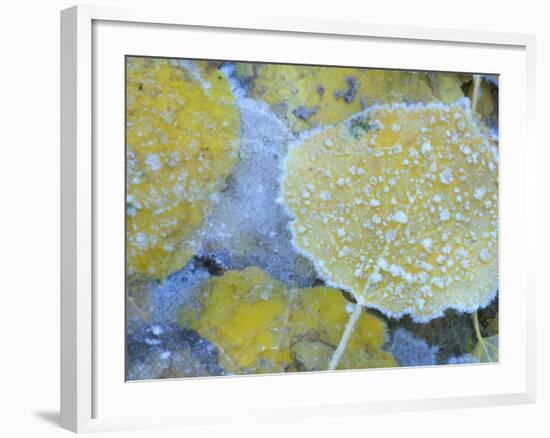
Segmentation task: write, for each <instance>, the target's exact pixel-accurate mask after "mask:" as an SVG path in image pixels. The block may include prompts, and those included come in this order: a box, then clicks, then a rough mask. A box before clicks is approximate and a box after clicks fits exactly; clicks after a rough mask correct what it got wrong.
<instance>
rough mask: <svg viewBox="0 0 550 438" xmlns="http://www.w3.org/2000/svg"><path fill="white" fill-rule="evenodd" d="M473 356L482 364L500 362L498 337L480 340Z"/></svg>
mask: <svg viewBox="0 0 550 438" xmlns="http://www.w3.org/2000/svg"><path fill="white" fill-rule="evenodd" d="M471 354H472V356H475V357H477V358H478V359H479V361H480V362H481V363H486V362H498V335H495V336H490V337H488V338H480V339H479V340H478V342H477V344H476V346H475V347H474V350H473V351H472V353H471Z"/></svg>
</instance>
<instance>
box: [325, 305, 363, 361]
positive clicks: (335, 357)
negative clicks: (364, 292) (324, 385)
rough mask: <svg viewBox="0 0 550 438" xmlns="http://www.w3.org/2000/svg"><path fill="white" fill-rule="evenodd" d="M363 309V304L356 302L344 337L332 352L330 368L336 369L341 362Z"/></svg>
mask: <svg viewBox="0 0 550 438" xmlns="http://www.w3.org/2000/svg"><path fill="white" fill-rule="evenodd" d="M362 310H363V305H362V304H359V303H355V307H354V308H353V311H352V312H351V315H350V316H349V320H348V322H347V324H346V328H345V329H344V333H343V334H342V338H341V339H340V342H339V343H338V347H337V348H336V350H334V353H332V357H331V358H330V362H329V364H328V369H329V370H335V369H336V367H337V366H338V363H339V362H340V359H341V358H342V355H343V354H344V351H345V350H346V347H347V345H348V342H349V338H350V336H351V333H352V332H353V329H354V328H355V324H357V320H358V319H359V317H360V316H361V311H362Z"/></svg>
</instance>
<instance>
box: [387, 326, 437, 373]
mask: <svg viewBox="0 0 550 438" xmlns="http://www.w3.org/2000/svg"><path fill="white" fill-rule="evenodd" d="M389 351H390V352H391V353H392V354H393V356H394V357H395V359H396V360H397V362H399V365H400V366H402V367H413V366H421V365H436V364H437V352H438V348H437V347H430V346H429V345H428V343H427V342H426V341H425V340H423V339H418V338H415V337H414V336H413V335H412V333H410V332H409V331H407V330H405V329H402V328H399V329H397V330H396V331H395V332H394V333H393V336H392V340H391V344H390V347H389Z"/></svg>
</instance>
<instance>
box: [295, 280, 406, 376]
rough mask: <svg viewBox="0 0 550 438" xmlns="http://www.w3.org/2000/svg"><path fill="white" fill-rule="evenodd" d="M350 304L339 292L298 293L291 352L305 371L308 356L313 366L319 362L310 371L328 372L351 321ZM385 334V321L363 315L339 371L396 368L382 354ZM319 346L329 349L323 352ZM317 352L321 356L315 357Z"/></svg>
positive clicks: (394, 364)
mask: <svg viewBox="0 0 550 438" xmlns="http://www.w3.org/2000/svg"><path fill="white" fill-rule="evenodd" d="M348 304H350V303H348V301H346V299H345V298H344V297H343V296H342V293H341V292H340V291H339V290H338V289H333V288H327V287H316V288H311V289H307V288H303V289H299V290H298V291H297V294H296V297H295V301H294V304H293V307H292V316H291V319H290V332H291V338H292V339H291V350H292V351H293V353H294V354H296V355H297V356H298V359H299V360H300V356H301V357H302V359H301V361H302V363H303V364H304V365H305V368H306V369H308V366H307V363H306V361H304V359H303V358H304V357H306V356H309V358H310V359H309V361H308V362H309V363H310V364H311V363H312V358H316V360H315V366H314V367H312V368H311V369H319V370H324V369H327V367H328V363H329V361H330V358H331V357H332V353H333V351H334V349H335V348H336V346H337V345H338V342H339V341H340V338H341V337H342V333H343V332H344V328H345V326H346V323H347V321H348V319H349V313H348V311H347V308H348V307H349V306H348ZM384 330H385V326H384V322H383V321H381V320H380V319H378V318H376V317H375V316H373V315H370V314H368V313H367V312H363V313H362V314H361V316H360V317H359V320H358V321H357V324H356V326H355V329H354V331H353V333H352V335H351V337H350V339H349V342H348V345H347V348H346V350H345V352H344V355H343V356H342V358H341V360H340V362H339V364H338V369H354V368H382V367H392V366H397V363H396V361H395V359H394V358H393V356H392V355H391V354H390V353H387V352H385V351H383V350H382V345H383V344H384ZM319 343H321V344H322V345H326V346H328V347H330V348H329V349H322V348H320V345H319ZM308 349H309V351H308ZM318 352H319V355H318V356H315V353H318ZM329 352H330V355H329V354H328V353H329ZM307 353H309V354H307ZM312 353H313V354H312ZM323 353H324V354H323ZM310 366H311V365H310Z"/></svg>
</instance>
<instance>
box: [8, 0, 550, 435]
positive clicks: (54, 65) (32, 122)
mask: <svg viewBox="0 0 550 438" xmlns="http://www.w3.org/2000/svg"><path fill="white" fill-rule="evenodd" d="M95 3H97V4H112V5H117V4H121V5H133V6H139V5H140V4H148V5H149V6H150V5H151V4H154V5H155V6H159V7H180V8H186V7H187V8H188V7H193V8H197V9H199V10H205V11H212V10H215V11H216V12H217V13H219V14H225V13H227V14H228V15H229V14H234V13H239V12H245V11H246V13H250V14H255V13H256V14H257V15H275V16H282V17H284V16H297V17H308V18H311V19H316V18H318V19H325V20H326V19H330V20H343V21H358V20H360V21H365V22H373V23H382V24H384V23H391V24H407V25H411V24H414V25H419V26H430V27H451V28H459V29H460V28H462V29H483V30H496V31H504V32H529V33H536V34H537V38H538V40H537V45H538V52H537V80H538V83H537V99H538V101H537V125H538V133H539V134H538V138H539V140H538V141H539V157H538V169H537V172H538V177H539V193H538V197H539V204H540V205H541V208H540V210H539V213H538V214H539V229H538V235H539V240H538V244H539V248H538V249H539V254H540V257H539V258H538V266H537V270H538V271H539V272H540V273H541V275H539V284H538V288H539V290H538V304H537V308H538V315H539V317H538V327H539V328H538V370H539V372H538V402H537V404H536V405H530V406H518V407H499V408H485V409H471V410H455V411H436V412H417V413H407V414H393V415H389V414H385V415H370V416H366V417H361V418H357V417H348V418H342V419H334V418H332V419H312V420H310V421H295V422H291V423H278V424H269V425H265V424H263V425H258V424H248V425H242V424H240V425H235V426H228V427H224V428H223V429H222V430H220V429H216V428H210V427H205V428H201V429H193V430H179V431H174V430H164V431H154V432H153V431H143V432H133V433H113V434H109V435H108V436H113V437H115V436H116V437H119V436H134V435H135V436H144V437H149V436H154V437H157V436H158V437H164V436H182V435H186V436H191V437H195V436H216V437H217V436H220V435H222V434H223V436H240V437H244V436H253V435H256V434H261V435H262V436H267V437H271V436H273V437H275V436H299V434H300V435H304V436H310V435H316V436H327V437H328V436H342V437H344V436H346V435H347V436H365V437H375V436H384V437H393V436H423V437H424V436H427V437H431V436H434V437H441V436H444V437H455V436H456V437H458V436H460V437H464V436H471V437H482V436H529V437H539V436H540V437H542V436H549V435H548V434H549V433H550V425H549V420H548V416H549V415H550V383H549V378H548V369H549V368H548V367H549V366H550V363H549V357H550V354H549V352H550V342H548V337H547V334H548V333H549V330H550V326H549V323H548V320H549V319H550V318H549V317H548V315H547V313H548V312H549V311H550V299H549V298H548V294H547V290H548V286H547V285H546V284H545V282H544V280H545V278H544V276H543V275H542V274H544V273H545V272H547V271H548V269H550V267H549V266H548V262H549V257H548V256H547V253H548V250H543V249H544V248H548V247H549V245H550V240H549V233H548V226H547V225H546V224H548V223H550V217H549V208H548V206H547V204H548V200H549V196H548V190H547V188H548V187H549V186H550V184H549V183H550V181H549V180H550V177H549V176H548V175H549V174H550V171H549V170H548V167H547V166H549V165H550V162H549V155H550V154H549V152H548V149H549V147H548V146H549V142H548V140H547V138H546V136H545V133H546V132H547V131H546V130H545V129H543V128H545V127H546V126H547V124H548V120H549V119H550V111H549V110H548V102H547V99H550V94H549V92H548V88H549V87H548V82H549V81H548V78H549V77H550V28H549V26H548V17H549V14H548V12H547V11H545V10H544V6H545V2H543V1H536V0H523V1H521V2H503V1H496V0H490V1H484V2H481V1H479V0H461V1H456V2H443V1H441V0H439V1H428V0H412V1H407V0H399V1H397V0H387V1H377V2H373V1H368V0H360V1H353V0H338V1H332V2H321V1H320V0H317V1H302V2H298V1H297V0H272V1H264V2H260V1H257V2H246V1H245V0H233V1H222V0H219V1H214V0H203V1H200V2H193V3H189V2H185V1H183V0H179V1H169V0H155V1H154V2H146V1H139V0H134V1H132V0H126V1H114V0H113V1H95ZM254 3H255V4H254ZM72 5H73V2H72V1H65V0H50V1H44V0H42V1H40V0H27V1H21V2H14V1H12V2H11V3H9V4H7V3H4V4H3V7H2V13H1V15H0V16H1V18H0V20H1V24H0V33H1V37H0V47H1V49H2V51H1V53H2V57H1V58H0V62H1V68H0V120H1V123H0V151H1V153H0V342H1V343H0V352H1V353H0V376H1V380H0V435H2V436H5V437H10V438H11V437H20V436H21V437H23V436H25V437H41V438H42V437H50V436H68V435H69V433H68V432H65V431H62V430H60V429H58V426H57V422H58V417H59V411H58V404H59V390H58V388H59V376H58V369H59V341H58V339H59V322H58V320H59V10H60V9H63V8H65V7H69V6H72ZM521 146H522V145H518V147H521ZM543 203H544V204H546V205H543ZM545 225H546V226H545Z"/></svg>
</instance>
